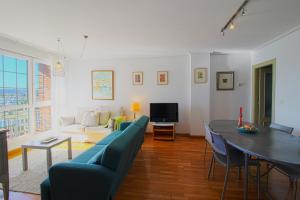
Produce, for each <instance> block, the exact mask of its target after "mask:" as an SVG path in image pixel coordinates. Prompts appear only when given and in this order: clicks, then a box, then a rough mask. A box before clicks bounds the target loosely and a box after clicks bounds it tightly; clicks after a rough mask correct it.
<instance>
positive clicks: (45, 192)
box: [41, 178, 51, 200]
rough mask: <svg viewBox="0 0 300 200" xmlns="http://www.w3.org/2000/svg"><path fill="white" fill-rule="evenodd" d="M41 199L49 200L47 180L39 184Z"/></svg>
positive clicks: (48, 183) (48, 182)
mask: <svg viewBox="0 0 300 200" xmlns="http://www.w3.org/2000/svg"><path fill="white" fill-rule="evenodd" d="M41 199H43V200H51V193H50V181H49V178H47V179H45V180H44V181H43V182H42V183H41Z"/></svg>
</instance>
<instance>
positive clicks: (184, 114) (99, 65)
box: [66, 56, 190, 133]
mask: <svg viewBox="0 0 300 200" xmlns="http://www.w3.org/2000/svg"><path fill="white" fill-rule="evenodd" d="M188 64H189V60H188V56H174V57H157V58H130V59H129V58H128V59H112V60H69V61H68V63H67V68H68V69H67V72H66V75H67V77H66V78H67V82H66V83H67V85H66V91H67V94H66V97H67V107H68V111H69V114H72V113H74V112H76V110H77V109H78V108H80V107H98V106H103V105H107V106H108V107H110V108H111V109H112V110H114V111H115V112H118V111H119V109H120V107H121V106H123V107H124V108H125V109H126V110H127V114H130V115H132V113H131V112H130V104H131V103H132V102H133V101H138V102H140V103H141V105H142V111H141V113H140V114H146V115H149V103H150V102H177V103H179V123H178V125H177V128H176V129H177V132H178V133H189V132H190V129H189V111H190V110H189V105H188V104H189V103H188V99H189V98H188V93H189V92H188V88H189V82H188V81H187V80H188V76H189V74H188V68H189V66H188ZM101 69H111V70H114V72H115V100H92V98H91V71H92V70H101ZM134 71H143V73H144V84H143V85H142V86H133V85H132V72H134ZM157 71H168V72H169V84H168V85H163V86H160V85H157Z"/></svg>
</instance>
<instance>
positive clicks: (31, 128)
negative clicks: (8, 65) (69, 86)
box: [0, 49, 54, 135]
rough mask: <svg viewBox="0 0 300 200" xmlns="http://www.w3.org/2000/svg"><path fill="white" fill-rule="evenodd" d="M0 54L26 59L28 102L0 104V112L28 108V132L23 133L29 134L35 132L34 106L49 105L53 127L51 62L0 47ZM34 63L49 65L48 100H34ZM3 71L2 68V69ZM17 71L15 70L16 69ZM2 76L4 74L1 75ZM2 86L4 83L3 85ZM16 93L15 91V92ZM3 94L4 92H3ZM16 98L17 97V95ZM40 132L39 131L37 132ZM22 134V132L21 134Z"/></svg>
mask: <svg viewBox="0 0 300 200" xmlns="http://www.w3.org/2000/svg"><path fill="white" fill-rule="evenodd" d="M0 55H2V56H9V57H13V58H16V59H22V60H26V61H27V90H28V91H27V98H28V102H27V104H18V100H17V104H16V105H5V104H4V105H0V112H3V113H4V112H9V111H14V110H16V111H17V110H19V109H28V121H29V124H28V132H26V133H25V134H31V133H34V134H35V133H37V132H36V131H35V108H36V107H44V106H50V107H51V129H52V128H53V125H54V123H53V122H54V120H53V116H54V114H53V111H54V108H53V99H54V95H53V94H54V92H53V85H54V79H53V78H54V76H53V73H52V72H53V67H52V64H51V62H49V61H46V60H43V59H37V58H33V57H31V56H26V55H23V54H18V53H12V52H10V51H5V50H2V49H0ZM36 63H41V64H45V65H48V66H50V76H51V99H50V100H49V101H40V102H36V101H35V96H34V95H35V85H34V84H35V82H34V78H35V74H34V73H35V72H34V66H35V64H36ZM3 72H4V70H3ZM16 73H17V71H16ZM3 76H4V75H3ZM16 81H17V80H16ZM3 88H4V85H3ZM16 88H17V87H16ZM16 94H17V93H16ZM3 95H4V93H3ZM17 98H18V97H17ZM39 133H40V132H39ZM23 135H24V134H23Z"/></svg>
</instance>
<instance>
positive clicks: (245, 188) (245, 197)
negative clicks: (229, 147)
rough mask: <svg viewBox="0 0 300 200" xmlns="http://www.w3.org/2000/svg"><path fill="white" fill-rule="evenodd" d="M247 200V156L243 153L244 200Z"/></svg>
mask: <svg viewBox="0 0 300 200" xmlns="http://www.w3.org/2000/svg"><path fill="white" fill-rule="evenodd" d="M247 199H248V154H247V153H245V170H244V200H247Z"/></svg>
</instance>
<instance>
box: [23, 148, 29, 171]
mask: <svg viewBox="0 0 300 200" xmlns="http://www.w3.org/2000/svg"><path fill="white" fill-rule="evenodd" d="M22 161H23V171H26V170H28V158H27V148H23V147H22Z"/></svg>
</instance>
